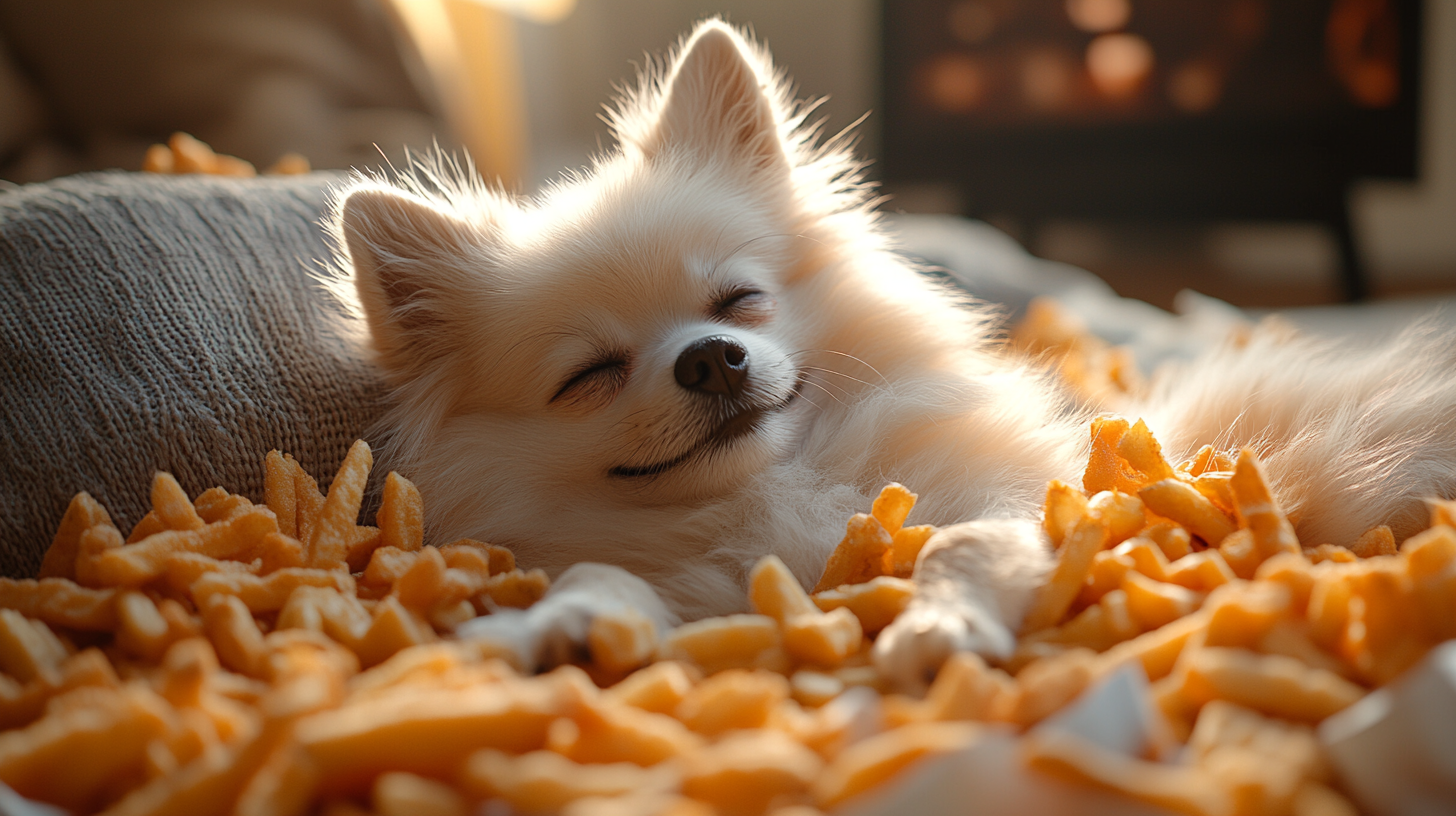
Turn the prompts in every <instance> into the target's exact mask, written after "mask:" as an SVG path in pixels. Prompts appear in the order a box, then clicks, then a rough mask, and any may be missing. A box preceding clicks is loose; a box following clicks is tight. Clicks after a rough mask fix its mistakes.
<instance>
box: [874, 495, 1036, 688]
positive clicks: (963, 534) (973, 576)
mask: <svg viewBox="0 0 1456 816" xmlns="http://www.w3.org/2000/svg"><path fill="white" fill-rule="evenodd" d="M1051 563H1052V559H1051V548H1050V547H1049V546H1048V544H1047V541H1046V535H1045V534H1044V533H1043V532H1042V529H1041V525H1040V524H1038V523H1036V522H1034V521H1027V520H1010V519H984V520H981V521H970V522H965V523H963V524H956V525H954V526H951V527H946V528H944V529H942V530H940V531H939V532H937V533H936V534H935V535H934V536H932V537H931V539H930V541H928V542H926V545H925V549H923V550H921V553H920V559H919V561H917V562H916V565H915V587H916V595H915V599H914V600H913V601H911V602H910V606H909V608H907V609H906V610H905V611H904V612H902V613H901V614H900V616H899V617H898V618H896V619H895V622H894V623H892V624H890V626H889V628H887V629H885V631H884V632H881V633H880V636H879V638H878V639H877V640H876V641H875V648H874V660H875V665H876V667H877V668H879V670H880V673H881V674H882V675H884V676H885V677H888V678H890V679H891V680H892V681H894V682H895V683H897V684H898V685H899V686H901V687H902V688H906V689H916V688H922V687H924V685H925V684H926V683H927V682H929V680H930V679H931V678H933V677H934V676H935V673H936V672H937V671H938V670H939V669H940V666H941V664H942V663H944V662H945V660H946V658H948V657H950V655H951V654H952V653H954V652H958V651H972V652H978V653H980V654H983V655H986V656H987V657H993V658H1005V657H1009V656H1010V655H1011V651H1012V649H1014V648H1015V646H1016V635H1015V633H1016V630H1017V629H1018V628H1019V627H1020V626H1021V619H1022V617H1023V616H1024V615H1025V614H1026V608H1027V606H1028V605H1029V604H1030V603H1031V599H1032V596H1033V594H1034V593H1035V592H1036V588H1037V587H1038V586H1040V585H1041V583H1042V581H1043V580H1044V579H1045V577H1046V573H1047V571H1048V570H1049V569H1050V567H1051Z"/></svg>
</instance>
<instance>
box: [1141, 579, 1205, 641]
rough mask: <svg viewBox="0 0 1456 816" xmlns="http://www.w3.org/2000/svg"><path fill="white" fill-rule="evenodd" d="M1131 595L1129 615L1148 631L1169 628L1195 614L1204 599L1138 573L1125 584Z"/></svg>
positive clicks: (1173, 585) (1181, 588) (1178, 587)
mask: <svg viewBox="0 0 1456 816" xmlns="http://www.w3.org/2000/svg"><path fill="white" fill-rule="evenodd" d="M1122 590H1123V592H1126V593H1127V604H1128V612H1130V613H1131V614H1132V617H1133V620H1135V621H1136V622H1137V624H1138V626H1139V627H1140V628H1141V629H1142V630H1143V631H1144V632H1146V631H1149V630H1152V629H1157V628H1159V627H1162V626H1166V625H1168V624H1170V623H1172V622H1173V621H1175V620H1178V619H1179V618H1181V617H1183V616H1185V615H1187V614H1189V613H1191V612H1192V611H1193V610H1195V609H1197V608H1198V607H1199V606H1200V605H1201V604H1202V603H1203V598H1202V596H1200V595H1198V594H1197V593H1194V592H1192V591H1191V590H1188V589H1184V588H1183V587H1180V586H1178V585H1177V584H1165V583H1162V582H1161V581H1155V580H1153V579H1151V578H1147V577H1145V576H1143V575H1142V574H1141V573H1138V572H1130V573H1128V574H1127V575H1126V576H1125V577H1124V578H1123V581H1122Z"/></svg>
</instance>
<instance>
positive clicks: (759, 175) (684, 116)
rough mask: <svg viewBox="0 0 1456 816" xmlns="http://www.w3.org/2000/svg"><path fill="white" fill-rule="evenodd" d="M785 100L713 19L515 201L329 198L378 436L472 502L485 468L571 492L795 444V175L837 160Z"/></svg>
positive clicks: (623, 497)
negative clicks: (389, 395) (374, 378)
mask: <svg viewBox="0 0 1456 816" xmlns="http://www.w3.org/2000/svg"><path fill="white" fill-rule="evenodd" d="M801 120H802V114H798V113H796V111H795V109H793V108H792V107H791V106H790V104H789V101H788V99H787V95H786V93H785V92H784V90H783V86H782V81H781V80H780V79H779V78H778V77H776V76H775V75H774V74H773V73H772V69H771V67H770V66H769V63H768V61H767V59H766V58H765V57H764V56H763V55H762V54H760V53H759V51H758V50H757V49H756V47H755V46H753V45H751V44H750V43H748V42H747V41H745V40H744V39H743V38H742V37H741V36H739V35H738V34H737V33H736V32H734V31H733V30H732V29H730V28H728V27H727V26H725V25H723V24H722V23H718V22H709V23H705V24H703V25H702V26H700V27H699V28H698V30H697V31H695V32H694V33H693V35H692V36H691V37H690V38H688V39H687V40H686V41H685V43H684V44H683V46H682V47H681V48H680V49H679V51H678V53H677V55H676V56H675V57H674V58H673V59H671V60H669V61H668V62H667V63H665V67H663V68H660V69H658V70H656V71H654V72H650V73H649V76H648V77H647V78H646V79H644V81H643V83H642V86H641V87H640V88H639V89H638V91H637V92H636V93H635V94H633V95H632V96H631V97H629V98H628V99H627V100H626V101H625V102H624V103H623V104H622V106H621V108H620V109H619V110H618V112H617V113H616V114H615V116H614V117H613V122H612V123H613V126H614V129H615V130H616V132H617V135H618V138H619V141H620V148H619V149H618V150H617V151H615V152H613V153H612V154H611V155H609V156H607V157H605V158H603V159H601V160H599V161H598V162H597V164H596V166H594V167H593V168H592V170H591V171H590V172H589V173H587V174H583V175H580V176H575V177H571V178H568V179H565V180H563V181H562V182H561V183H560V184H558V185H557V186H555V187H554V188H553V189H552V190H550V191H548V192H546V193H543V194H542V195H541V196H540V197H538V198H537V199H535V200H533V201H530V202H516V201H512V200H509V199H507V198H506V197H504V196H501V195H499V194H496V193H493V192H491V191H488V190H485V189H482V188H480V187H478V186H472V185H450V184H447V185H445V186H446V187H447V188H449V189H445V190H443V191H440V190H438V189H437V190H435V191H431V190H429V186H428V185H425V184H415V185H414V186H413V188H412V189H411V190H406V189H401V188H399V187H396V186H392V185H386V184H383V183H378V182H372V181H365V182H361V183H359V184H357V185H355V186H354V187H353V188H352V189H351V190H349V191H348V192H347V193H346V195H345V196H344V197H342V199H341V202H340V206H339V208H338V219H337V226H338V230H339V237H340V241H341V244H342V246H343V248H344V249H345V251H346V252H347V261H348V264H349V266H350V267H351V268H352V272H353V281H354V285H355V287H356V288H357V295H358V299H359V305H360V306H362V311H363V314H364V316H365V318H366V321H367V324H368V327H369V330H370V333H371V337H372V341H373V345H374V348H375V350H376V351H377V353H378V359H379V361H380V363H381V364H382V365H383V366H384V368H385V369H386V371H387V372H388V373H389V375H390V376H391V377H392V379H393V380H394V382H395V384H396V385H397V387H398V394H399V408H398V409H397V410H396V411H395V412H394V414H393V418H394V420H393V425H394V427H393V429H392V430H393V432H394V434H395V437H396V438H395V441H394V445H395V447H397V448H400V449H402V454H403V456H402V459H403V461H405V462H408V463H411V464H412V465H413V467H414V469H415V470H416V471H418V472H420V476H421V478H422V479H423V480H424V481H422V482H421V486H422V487H424V488H426V490H427V495H428V494H429V493H434V494H436V496H439V495H440V494H441V493H442V491H443V490H444V488H442V485H444V484H446V483H450V484H452V485H455V487H453V488H450V490H451V491H454V492H457V493H462V492H468V493H472V494H473V495H474V497H475V498H474V500H475V501H479V500H480V496H481V492H482V491H483V492H484V493H486V494H489V493H490V492H492V490H491V486H490V482H491V481H492V477H491V476H490V475H489V474H490V473H500V474H509V475H510V477H511V478H513V479H518V480H524V482H523V483H524V484H526V485H527V487H528V488H529V487H536V488H538V489H539V490H540V491H542V492H545V491H550V492H551V493H552V494H555V495H560V496H565V497H567V498H569V499H572V500H574V501H576V502H577V504H579V505H581V506H590V505H600V504H601V503H602V502H603V501H604V500H605V501H613V502H622V501H626V502H629V503H639V504H640V503H647V504H664V503H680V502H692V501H698V500H701V499H704V498H707V497H711V496H713V495H716V494H719V493H721V492H724V491H727V490H731V489H732V488H733V487H735V486H737V485H739V484H741V483H742V482H743V481H744V480H745V479H746V478H748V477H749V476H751V474H753V473H755V472H757V471H759V470H761V469H762V468H763V467H765V466H766V465H767V464H768V463H770V462H772V461H775V460H776V459H779V458H782V457H784V456H786V455H787V454H788V453H789V452H790V451H791V449H792V448H793V446H794V445H795V444H796V428H799V427H801V426H802V424H803V422H804V419H805V418H804V417H803V416H802V414H804V413H805V412H807V411H811V410H812V406H810V405H808V403H809V402H810V400H807V399H804V398H801V397H800V391H801V389H802V387H803V385H804V383H805V377H806V373H805V372H806V370H807V368H806V366H807V364H806V362H805V359H804V358H803V357H802V356H801V355H802V353H803V352H804V351H805V350H806V344H807V343H808V342H809V339H808V334H807V333H808V332H809V329H808V328H807V325H808V324H809V323H810V322H811V321H810V320H809V318H808V315H806V314H803V313H801V312H803V311H804V306H803V305H801V304H800V303H799V302H798V301H797V300H796V298H795V297H794V295H793V289H794V284H795V277H796V276H798V275H802V274H805V273H804V270H805V269H806V268H808V267H812V266H814V265H815V264H816V261H815V260H814V258H813V256H814V255H815V254H816V252H818V251H819V250H818V249H817V248H816V246H815V244H816V242H815V241H814V240H813V239H811V238H807V237H806V228H805V222H806V220H807V219H811V218H814V217H817V216H814V215H812V213H813V211H814V208H815V207H816V206H819V207H821V209H822V202H814V201H808V200H806V196H805V194H804V193H802V192H801V191H802V190H804V189H806V185H805V184H803V183H802V177H803V176H804V174H806V173H812V172H820V173H833V172H835V171H834V168H833V167H830V164H832V162H826V161H824V160H823V157H824V156H825V155H826V153H825V152H824V151H822V150H821V151H819V152H817V153H816V152H814V151H812V150H811V148H810V147H808V140H809V138H810V137H809V136H806V135H804V134H803V132H804V130H805V129H804V128H802V127H800V125H801ZM816 162H817V164H816ZM839 172H840V173H841V174H842V173H843V168H841V169H840V171H839ZM819 186H823V185H819ZM426 482H433V483H434V484H433V485H428V484H426ZM431 488H433V489H431ZM431 500H432V502H434V501H436V498H435V497H434V496H432V497H431ZM460 500H461V501H466V500H468V499H466V498H465V497H464V496H463V495H462V497H461V499H460ZM449 501H450V499H449V498H448V497H445V502H446V503H448V502H449ZM446 512H448V510H447V511H446Z"/></svg>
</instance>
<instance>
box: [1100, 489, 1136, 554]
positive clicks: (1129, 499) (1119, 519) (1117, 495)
mask: <svg viewBox="0 0 1456 816" xmlns="http://www.w3.org/2000/svg"><path fill="white" fill-rule="evenodd" d="M1087 512H1088V513H1089V514H1090V515H1091V516H1092V517H1093V518H1095V519H1098V520H1099V521H1101V522H1102V523H1103V524H1104V525H1105V526H1106V527H1107V543H1106V544H1105V545H1104V546H1109V547H1110V546H1114V545H1116V544H1120V543H1122V542H1123V541H1125V540H1127V539H1129V538H1131V537H1132V536H1134V535H1136V534H1137V532H1138V531H1139V530H1141V529H1142V528H1143V523H1144V521H1145V520H1146V515H1145V513H1144V511H1143V503H1142V500H1141V499H1139V498H1138V497H1137V496H1135V495H1133V494H1131V493H1123V492H1121V491H1118V490H1107V491H1103V492H1101V493H1098V494H1097V495H1095V496H1093V497H1092V498H1091V499H1090V500H1088V502H1087Z"/></svg>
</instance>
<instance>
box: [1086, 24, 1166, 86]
mask: <svg viewBox="0 0 1456 816" xmlns="http://www.w3.org/2000/svg"><path fill="white" fill-rule="evenodd" d="M1153 61H1154V60H1153V47H1152V46H1151V45H1149V44H1148V41H1147V40H1145V39H1143V38H1142V37H1139V36H1137V35H1136V34H1104V35H1102V36H1100V37H1098V38H1097V39H1095V40H1093V41H1092V42H1091V44H1089V45H1088V46H1087V72H1088V73H1089V74H1090V75H1091V76H1092V84H1094V85H1096V86H1097V90H1099V91H1101V92H1102V93H1103V94H1104V95H1106V96H1108V97H1111V98H1113V99H1127V98H1129V97H1132V96H1135V95H1136V94H1137V92H1138V91H1139V90H1141V89H1142V86H1143V83H1144V82H1146V81H1147V78H1148V76H1149V75H1150V74H1152V72H1153Z"/></svg>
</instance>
